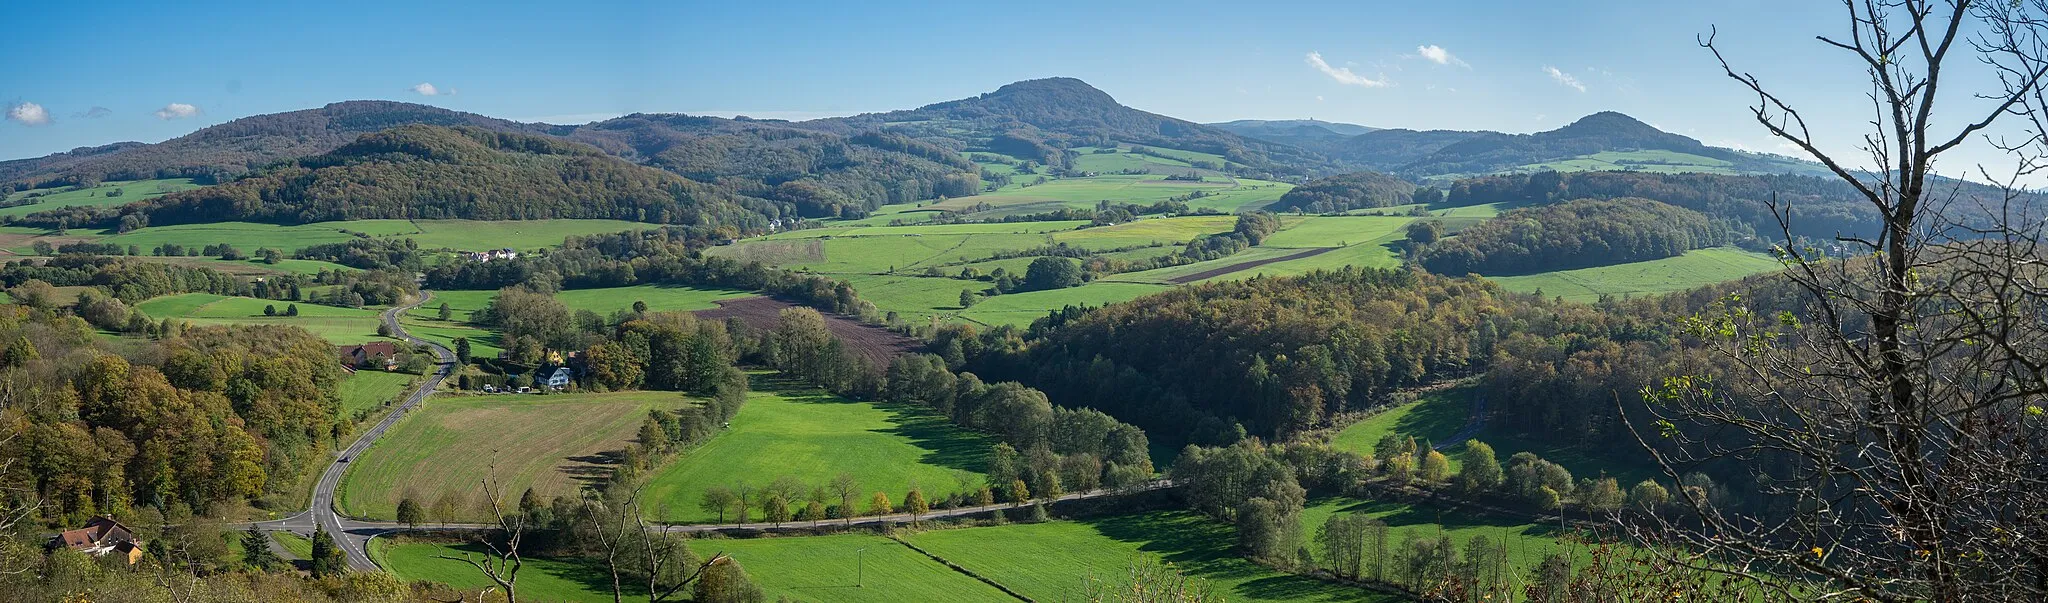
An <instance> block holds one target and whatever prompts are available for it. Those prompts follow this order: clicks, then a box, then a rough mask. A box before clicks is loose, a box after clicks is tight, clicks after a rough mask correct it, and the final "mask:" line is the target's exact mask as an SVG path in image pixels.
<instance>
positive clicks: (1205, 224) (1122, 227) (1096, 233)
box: [1052, 216, 1237, 250]
mask: <svg viewBox="0 0 2048 603" xmlns="http://www.w3.org/2000/svg"><path fill="white" fill-rule="evenodd" d="M1236 226H1237V217H1236V216H1180V217H1174V218H1149V219H1143V220H1135V221H1131V222H1125V223H1123V224H1118V225H1115V226H1101V227H1096V228H1084V229H1080V230H1069V231H1065V232H1060V233H1057V234H1054V235H1053V237H1052V238H1053V241H1055V242H1060V243H1066V244H1067V245H1069V246H1073V247H1080V248H1082V249H1093V250H1105V249H1117V248H1122V247H1132V246H1137V245H1151V244H1153V243H1166V244H1168V245H1178V244H1182V243H1186V242H1188V241H1189V240H1191V239H1194V238H1195V237H1199V236H1202V235H1205V234H1216V233H1222V232H1230V230H1231V229H1232V228H1235V227H1236Z"/></svg>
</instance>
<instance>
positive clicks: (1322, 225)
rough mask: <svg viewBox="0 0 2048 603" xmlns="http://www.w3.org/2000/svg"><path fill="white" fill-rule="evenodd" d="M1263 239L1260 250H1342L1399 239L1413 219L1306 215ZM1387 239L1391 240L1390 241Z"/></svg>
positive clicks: (1405, 232) (1405, 235) (1404, 236)
mask: <svg viewBox="0 0 2048 603" xmlns="http://www.w3.org/2000/svg"><path fill="white" fill-rule="evenodd" d="M1289 221H1290V222H1294V223H1293V224H1291V225H1289V226H1287V227H1286V228H1283V229H1281V230H1280V231H1279V232H1275V233H1273V234H1272V235H1271V236H1268V237H1266V240H1265V241H1264V242H1262V243H1260V244H1259V246H1261V247H1282V248H1307V247H1345V246H1348V245H1354V244H1358V243H1368V242H1374V241H1388V240H1400V239H1405V238H1407V237H1408V232H1407V230H1406V228H1407V227H1408V223H1409V222H1413V221H1415V218H1410V217H1407V216H1355V217H1354V216H1309V217H1306V218H1301V219H1299V221H1295V220H1291V219H1290V220H1289ZM1390 237H1391V238H1390Z"/></svg>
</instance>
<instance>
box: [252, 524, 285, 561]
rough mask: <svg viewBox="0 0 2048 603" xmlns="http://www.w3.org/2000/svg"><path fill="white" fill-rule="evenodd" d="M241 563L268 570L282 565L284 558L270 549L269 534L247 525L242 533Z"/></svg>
mask: <svg viewBox="0 0 2048 603" xmlns="http://www.w3.org/2000/svg"><path fill="white" fill-rule="evenodd" d="M242 564H243V565H246V566H249V567H250V568H251V569H255V570H257V571H264V572H267V571H270V570H274V569H277V568H280V567H283V566H284V558H282V557H278V556H277V552H276V551H272V550H270V534H268V533H266V532H264V531H263V530H259V529H256V526H249V529H248V531H245V532H243V533H242Z"/></svg>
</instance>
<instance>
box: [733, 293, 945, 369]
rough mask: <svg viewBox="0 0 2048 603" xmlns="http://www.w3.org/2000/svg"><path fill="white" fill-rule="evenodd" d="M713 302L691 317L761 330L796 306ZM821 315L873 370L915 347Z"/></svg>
mask: <svg viewBox="0 0 2048 603" xmlns="http://www.w3.org/2000/svg"><path fill="white" fill-rule="evenodd" d="M715 303H717V304H718V308H717V309H714V310H698V311H696V312H692V314H696V315H697V318H703V319H709V320H725V319H727V318H734V317H737V318H739V319H740V320H744V321H746V322H747V325H748V326H752V327H754V328H756V329H761V330H763V331H766V330H770V329H774V328H775V321H776V318H777V317H778V316H779V315H781V314H782V311H783V310H785V309H788V308H796V307H799V306H798V305H797V304H792V303H789V302H786V301H782V300H779V299H775V298H772V297H749V298H746V299H729V300H718V301H716V302H715ZM820 314H824V315H825V326H826V327H828V328H830V329H832V335H833V336H835V337H838V338H839V340H840V341H842V342H845V344H846V347H847V348H848V349H851V350H853V351H854V352H858V353H859V354H860V355H861V356H862V357H864V358H867V359H868V362H871V363H874V365H875V366H876V367H887V366H889V361H891V360H894V359H895V358H896V357H897V356H901V355H903V354H905V353H908V352H909V351H911V350H913V349H916V348H917V345H918V342H917V340H915V339H911V338H909V337H904V336H902V335H897V334H895V333H891V332H889V331H888V330H886V329H883V328H881V327H872V326H868V325H864V324H861V323H860V321H856V320H853V319H851V318H847V317H844V316H840V315H837V314H833V313H830V312H820Z"/></svg>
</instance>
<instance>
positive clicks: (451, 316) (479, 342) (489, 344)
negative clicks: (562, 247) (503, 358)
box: [398, 290, 632, 358]
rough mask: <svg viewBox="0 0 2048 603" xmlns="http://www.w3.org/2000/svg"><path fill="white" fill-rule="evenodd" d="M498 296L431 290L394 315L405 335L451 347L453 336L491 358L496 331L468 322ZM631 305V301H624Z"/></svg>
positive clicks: (473, 352) (496, 347) (495, 349)
mask: <svg viewBox="0 0 2048 603" xmlns="http://www.w3.org/2000/svg"><path fill="white" fill-rule="evenodd" d="M497 296H498V292H497V291H495V290H492V291H435V292H434V298H433V299H430V300H427V303H424V304H420V306H419V307H417V308H413V309H411V310H407V311H406V312H405V313H404V314H400V315H399V316H398V323H399V325H401V326H404V327H405V332H406V334H409V335H412V336H414V337H418V338H420V339H425V340H428V341H433V342H435V343H439V344H441V345H444V346H447V347H448V349H450V350H453V349H455V338H457V337H466V338H468V339H469V353H470V355H471V356H476V357H483V358H495V357H497V355H498V351H499V350H500V349H501V345H502V343H503V342H500V341H498V333H497V332H496V331H491V330H488V329H484V328H482V327H478V326H476V325H472V324H469V319H470V315H471V314H472V313H474V312H476V311H478V310H482V309H484V306H486V305H489V304H490V303H491V299H492V298H495V297H497ZM444 303H445V304H448V320H445V321H444V320H441V319H440V315H441V304H444ZM626 303H627V304H628V305H631V304H632V302H630V301H629V302H626Z"/></svg>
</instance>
